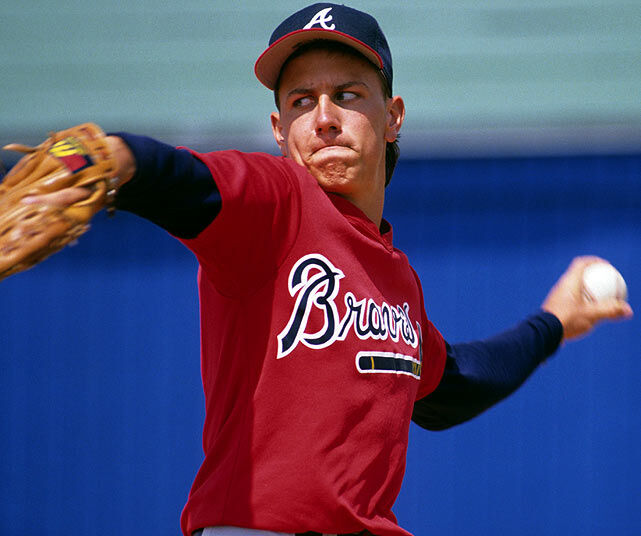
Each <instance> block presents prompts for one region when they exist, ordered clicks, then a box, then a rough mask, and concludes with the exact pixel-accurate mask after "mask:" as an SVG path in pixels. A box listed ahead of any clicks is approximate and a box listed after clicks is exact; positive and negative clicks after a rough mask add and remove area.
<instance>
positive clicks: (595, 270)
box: [583, 262, 628, 302]
mask: <svg viewBox="0 0 641 536" xmlns="http://www.w3.org/2000/svg"><path fill="white" fill-rule="evenodd" d="M583 296H584V298H585V299H586V300H587V301H592V302H596V301H601V300H607V299H610V298H618V299H620V300H627V299H628V287H627V285H626V284H625V280H624V279H623V276H622V275H621V274H620V273H619V271H618V270H617V269H616V268H615V267H614V266H612V265H611V264H610V263H607V262H595V263H594V264H590V265H589V266H587V267H586V268H585V270H584V271H583Z"/></svg>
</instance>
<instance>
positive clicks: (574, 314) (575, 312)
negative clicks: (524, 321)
mask: <svg viewBox="0 0 641 536" xmlns="http://www.w3.org/2000/svg"><path fill="white" fill-rule="evenodd" d="M595 262H604V259H601V258H599V257H577V258H575V259H574V260H573V261H572V264H570V267H569V268H568V269H567V270H566V271H565V273H564V274H563V275H562V276H561V278H560V279H559V280H558V281H557V283H556V284H555V285H554V287H553V288H552V290H551V291H550V293H549V294H548V296H547V298H546V299H545V301H544V302H543V305H542V306H541V308H542V309H543V310H545V311H548V312H549V313H552V314H553V315H555V316H556V317H557V318H558V319H559V320H560V321H561V324H562V325H563V340H570V339H576V338H578V337H581V336H583V335H587V334H588V333H589V332H590V331H591V330H592V328H594V326H596V325H597V324H598V323H599V322H601V321H603V320H618V319H625V318H630V317H631V316H632V308H631V307H630V305H629V304H628V303H627V302H625V301H623V300H617V299H611V300H606V301H601V302H587V301H586V300H585V299H584V298H583V295H582V285H583V270H585V268H586V267H587V266H588V265H590V264H593V263H595Z"/></svg>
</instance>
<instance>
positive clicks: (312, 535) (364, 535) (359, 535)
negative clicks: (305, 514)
mask: <svg viewBox="0 0 641 536" xmlns="http://www.w3.org/2000/svg"><path fill="white" fill-rule="evenodd" d="M203 530H204V529H198V530H196V531H194V532H192V533H191V534H192V536H202V534H203ZM295 536H324V535H323V533H322V532H314V531H313V530H308V531H307V532H297V533H296V534H295ZM336 536H374V534H372V533H371V532H370V531H369V530H362V531H360V532H350V533H346V534H337V535H336Z"/></svg>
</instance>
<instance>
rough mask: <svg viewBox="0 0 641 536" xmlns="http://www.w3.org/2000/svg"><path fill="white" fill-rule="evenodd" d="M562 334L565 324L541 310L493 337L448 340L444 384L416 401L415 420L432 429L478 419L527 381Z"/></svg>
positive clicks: (413, 416) (413, 415)
mask: <svg viewBox="0 0 641 536" xmlns="http://www.w3.org/2000/svg"><path fill="white" fill-rule="evenodd" d="M562 338H563V326H562V325H561V322H560V321H559V320H558V319H557V317H556V316H554V315H552V314H550V313H547V312H545V311H541V312H539V313H538V314H535V315H533V316H531V317H529V318H527V319H526V320H524V321H523V322H521V323H520V324H518V325H517V326H516V327H514V328H512V329H510V330H508V331H505V332H503V333H501V334H499V335H496V336H494V337H492V338H490V339H486V340H483V341H476V342H469V343H462V344H454V345H450V344H447V343H446V349H447V358H446V362H445V371H444V373H443V377H442V379H441V382H440V383H439V385H438V387H437V388H436V389H435V390H434V391H433V392H432V393H430V394H429V395H427V396H426V397H424V398H422V399H420V400H417V401H416V403H415V404H414V412H413V414H412V420H413V421H414V422H415V423H416V424H418V425H419V426H421V427H423V428H426V429H428V430H445V429H446V428H450V427H452V426H455V425H457V424H461V423H463V422H465V421H468V420H470V419H472V418H473V417H476V416H477V415H478V414H479V413H481V412H483V411H485V410H486V409H488V408H490V407H491V406H493V405H494V404H496V403H497V402H499V401H500V400H503V399H504V398H505V397H507V396H508V395H510V394H511V393H513V392H514V391H515V390H516V389H517V388H518V387H519V386H520V385H521V384H523V382H524V381H525V380H526V379H527V378H528V377H529V376H530V374H532V372H534V370H535V369H536V368H537V367H538V365H539V364H540V363H542V362H543V361H545V359H546V358H547V357H549V356H550V355H552V354H553V353H554V352H555V351H556V350H557V348H558V346H559V344H560V343H561V339H562Z"/></svg>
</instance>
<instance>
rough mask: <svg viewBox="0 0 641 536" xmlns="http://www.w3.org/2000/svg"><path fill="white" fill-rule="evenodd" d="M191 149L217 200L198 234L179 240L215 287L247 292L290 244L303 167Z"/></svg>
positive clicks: (271, 158)
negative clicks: (215, 212) (213, 186)
mask: <svg viewBox="0 0 641 536" xmlns="http://www.w3.org/2000/svg"><path fill="white" fill-rule="evenodd" d="M192 155H193V156H194V157H196V158H198V159H199V160H200V161H202V162H203V163H204V164H205V165H206V166H207V168H208V169H209V172H210V173H211V175H212V177H213V180H214V182H215V183H216V184H217V186H218V190H219V192H220V197H221V203H222V206H221V209H220V212H219V213H218V215H217V216H216V218H215V219H214V220H213V222H212V223H210V224H209V226H207V227H206V228H205V229H204V230H203V231H202V232H201V233H200V234H198V236H197V237H195V238H188V239H182V242H183V243H184V244H185V245H186V246H187V247H188V248H189V249H191V250H192V251H193V252H194V253H195V254H196V256H197V258H198V261H199V262H200V265H201V267H202V269H203V273H204V275H205V276H207V277H209V278H210V280H211V282H212V283H213V284H214V285H215V287H216V288H217V289H218V291H219V292H221V293H222V294H224V295H227V296H237V295H243V294H247V293H251V292H253V291H254V290H256V289H257V288H258V287H260V286H261V285H263V284H264V283H265V282H266V281H267V280H269V279H271V278H273V277H274V276H275V275H276V272H277V270H278V267H279V266H280V264H281V263H282V262H283V260H284V258H285V257H286V256H287V254H288V252H289V250H290V249H291V247H292V245H293V244H294V241H295V239H296V236H297V233H298V229H299V223H300V210H301V209H300V206H301V203H300V183H299V180H300V179H301V177H300V175H301V174H302V173H303V171H304V168H302V167H300V166H296V164H294V163H292V162H290V161H286V160H285V159H284V158H279V157H274V156H271V155H268V154H262V153H249V154H248V153H241V152H238V151H220V152H214V153H204V154H200V153H196V152H193V151H192ZM298 168H300V169H298Z"/></svg>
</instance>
